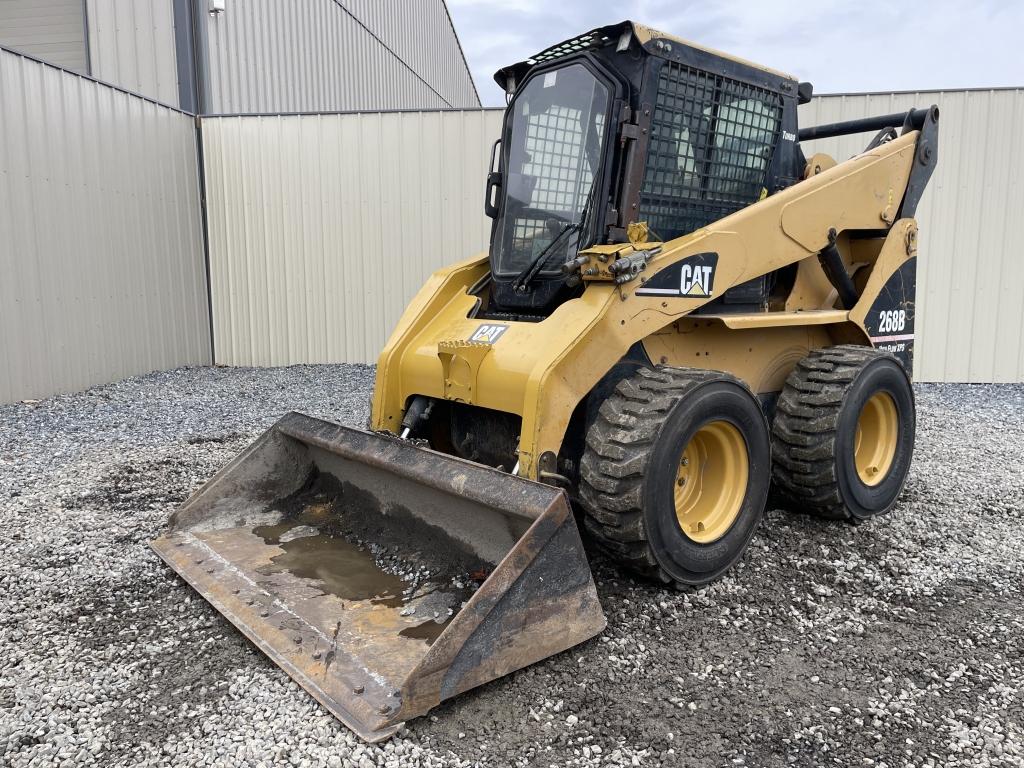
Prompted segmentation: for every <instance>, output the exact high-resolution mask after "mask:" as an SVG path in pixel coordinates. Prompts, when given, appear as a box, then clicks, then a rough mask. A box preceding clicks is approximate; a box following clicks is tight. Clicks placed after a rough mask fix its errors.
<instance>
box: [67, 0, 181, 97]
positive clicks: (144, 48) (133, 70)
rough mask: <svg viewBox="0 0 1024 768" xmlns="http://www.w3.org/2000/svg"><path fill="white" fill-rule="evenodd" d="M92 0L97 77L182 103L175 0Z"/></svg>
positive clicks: (91, 54)
mask: <svg viewBox="0 0 1024 768" xmlns="http://www.w3.org/2000/svg"><path fill="white" fill-rule="evenodd" d="M87 1H88V8H89V59H90V61H91V63H92V76H93V77H96V78H99V79H100V80H106V81H107V82H110V83H114V84H115V85H119V86H121V87H122V88H127V89H128V90H129V91H135V92H136V93H141V94H143V95H145V96H149V97H151V98H154V99H158V100H159V101H162V102H164V103H165V104H174V105H177V104H178V70H177V58H176V56H175V50H174V8H173V5H172V0H146V2H125V1H124V0H87ZM77 2H78V4H79V6H81V0H77Z"/></svg>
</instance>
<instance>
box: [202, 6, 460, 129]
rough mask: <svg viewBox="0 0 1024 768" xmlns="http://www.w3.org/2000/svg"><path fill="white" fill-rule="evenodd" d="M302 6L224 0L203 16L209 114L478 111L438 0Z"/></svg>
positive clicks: (448, 23)
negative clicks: (299, 10) (301, 8)
mask: <svg viewBox="0 0 1024 768" xmlns="http://www.w3.org/2000/svg"><path fill="white" fill-rule="evenodd" d="M303 6H304V10H305V13H301V14H299V13H295V8H294V5H293V2H292V0H245V2H241V1H240V0H227V2H226V10H225V11H224V12H223V13H218V14H214V15H209V14H208V15H207V16H206V19H207V29H208V37H209V69H210V99H209V105H208V106H209V109H208V111H210V112H214V113H239V112H243V113H244V112H322V111H354V110H371V109H372V110H380V109H442V108H447V107H478V106H479V104H480V101H479V99H478V98H477V97H476V92H475V91H474V90H472V83H471V82H470V81H469V73H468V71H467V70H466V66H465V64H464V63H462V53H461V50H460V49H459V44H458V39H457V38H456V36H455V32H454V30H453V29H452V28H451V24H450V22H449V21H448V17H447V14H446V12H445V9H444V6H443V4H442V3H441V2H440V0H424V1H423V2H408V0H403V1H402V2H399V0H372V2H370V1H367V2H359V0H303ZM404 57H409V58H408V59H405V58H404ZM456 63H461V66H456ZM421 66H422V67H423V69H422V70H420V69H419V68H420V67H421Z"/></svg>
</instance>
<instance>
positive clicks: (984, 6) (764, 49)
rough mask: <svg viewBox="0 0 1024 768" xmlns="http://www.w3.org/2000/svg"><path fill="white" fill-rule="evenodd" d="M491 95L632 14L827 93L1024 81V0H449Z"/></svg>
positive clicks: (485, 95) (492, 99)
mask: <svg viewBox="0 0 1024 768" xmlns="http://www.w3.org/2000/svg"><path fill="white" fill-rule="evenodd" d="M448 8H449V10H450V11H451V14H452V18H453V20H454V22H455V29H456V31H457V32H458V34H459V40H460V41H461V42H462V47H463V49H464V50H465V53H466V58H467V59H468V60H469V66H470V69H471V70H472V73H473V78H474V79H475V80H476V86H477V89H478V90H479V91H480V98H481V100H482V101H483V103H484V105H485V106H498V105H504V103H505V102H504V98H503V95H502V93H501V90H500V89H499V88H498V86H497V85H495V83H494V80H493V79H492V78H493V75H494V72H495V70H497V69H498V68H499V67H501V66H504V65H506V64H512V63H514V62H517V61H520V60H522V59H524V58H526V57H528V56H530V55H531V54H534V53H537V52H538V51H540V50H543V49H544V48H546V47H547V46H549V45H551V44H553V43H557V42H559V41H561V40H564V39H566V38H568V37H571V36H573V35H575V34H578V33H580V32H585V31H588V30H590V29H593V28H595V27H599V26H603V25H605V24H612V23H615V22H618V21H622V20H623V19H626V18H629V19H632V20H634V21H638V22H641V23H643V24H647V25H649V26H652V27H655V28H656V29H660V30H662V31H664V32H668V33H671V34H673V35H676V36H678V37H683V38H686V39H688V40H693V41H694V42H698V43H701V44H703V45H707V46H710V47H712V48H718V49H721V50H723V51H727V52H729V53H732V54H733V55H736V56H740V57H742V58H745V59H750V60H752V61H756V62H758V63H760V64H764V65H766V66H769V67H773V68H775V69H780V70H783V71H784V72H790V73H792V74H793V75H795V76H796V77H798V78H800V79H801V80H810V81H811V82H812V83H814V90H815V92H816V93H835V92H842V91H893V90H921V89H928V88H977V87H993V86H1002V85H1013V86H1024V0H970V1H968V0H959V1H957V2H954V1H953V0H932V1H931V2H929V0H917V1H915V0H909V1H908V0H903V1H902V2H901V0H890V1H889V2H875V0H864V2H839V0H811V2H808V1H807V0H800V2H796V0H775V1H774V2H771V1H770V0H761V1H757V0H719V1H718V2H708V0H616V2H606V1H605V0H448Z"/></svg>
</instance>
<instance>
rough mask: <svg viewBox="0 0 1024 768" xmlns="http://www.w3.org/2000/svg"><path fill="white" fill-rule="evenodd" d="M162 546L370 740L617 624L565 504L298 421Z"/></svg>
mask: <svg viewBox="0 0 1024 768" xmlns="http://www.w3.org/2000/svg"><path fill="white" fill-rule="evenodd" d="M152 547H153V549H154V550H156V552H157V553H158V554H159V555H160V556H161V557H162V558H163V559H164V560H165V561H166V562H167V563H168V565H170V566H171V568H173V569H174V570H175V571H177V572H178V573H179V574H180V575H181V576H182V577H183V578H184V579H185V580H186V581H188V583H189V584H191V585H192V586H193V587H194V588H195V589H196V590H197V591H198V592H199V593H200V594H201V595H202V596H203V597H204V598H206V600H208V601H209V602H210V603H212V604H213V606H214V607H215V608H216V609H217V610H218V611H220V612H221V613H222V614H223V615H224V616H226V617H227V618H228V619H229V620H230V621H231V622H232V623H233V624H234V625H235V626H236V627H237V628H238V629H240V630H241V631H242V632H243V633H244V634H245V635H246V636H247V637H248V638H249V639H250V640H252V641H253V642H254V643H255V644H256V645H257V646H259V648H260V649H261V650H262V651H263V652H264V653H266V654H267V655H268V656H269V657H270V658H271V659H273V660H274V662H275V663H276V664H278V665H279V666H280V667H281V668H282V669H284V670H285V671H286V672H287V673H288V674H289V675H291V677H292V678H293V679H294V680H295V681H296V682H297V683H299V685H301V686H302V687H303V688H305V689H306V690H307V691H308V692H309V693H310V694H312V695H313V696H314V697H315V698H316V699H317V700H318V701H319V702H320V703H321V704H322V705H323V706H325V707H326V708H327V709H328V710H330V711H331V712H332V713H333V714H334V715H335V716H336V717H337V718H338V719H339V720H341V721H342V722H343V723H344V724H345V725H347V726H348V727H349V728H351V729H352V730H353V731H354V732H355V733H357V734H358V735H359V736H360V737H361V738H363V739H365V740H367V741H379V740H382V739H385V738H387V737H389V736H391V735H392V734H393V733H394V732H395V731H396V730H398V728H399V727H400V726H401V725H402V723H403V722H404V721H405V720H408V719H410V718H413V717H417V716H419V715H422V714H425V713H426V712H427V711H429V710H430V709H431V708H432V707H434V706H436V705H437V704H438V703H439V702H441V701H442V700H444V699H447V698H450V697H452V696H455V695H457V694H459V693H462V692H463V691H466V690H468V689H469V688H472V687H474V686H477V685H481V684H482V683H485V682H488V681H490V680H493V679H495V678H497V677H501V676H502V675H505V674H508V673H509V672H512V671H514V670H516V669H519V668H521V667H525V666H527V665H529V664H532V663H534V662H536V661H539V660H541V659H543V658H545V657H547V656H550V655H552V654H555V653H558V652H560V651H563V650H566V649H567V648H570V647H572V646H573V645H576V644H577V643H580V642H582V641H584V640H586V639H587V638H590V637H592V636H594V635H596V634H597V633H599V632H600V631H601V630H602V629H604V626H605V618H604V613H603V612H602V610H601V606H600V604H599V602H598V599H597V593H596V590H595V588H594V582H593V578H592V576H591V573H590V567H589V565H588V563H587V559H586V555H585V554H584V552H583V546H582V544H581V541H580V536H579V531H578V530H577V528H576V523H575V521H574V519H573V516H572V513H571V512H570V510H569V506H568V503H567V500H566V496H565V494H564V493H563V492H562V491H561V490H559V489H557V488H552V487H550V486H547V485H542V484H540V483H536V482H533V481H530V480H525V479H523V478H519V477H514V476H511V475H508V474H506V473H504V472H501V471H499V470H496V469H492V468H490V467H486V466H481V465H478V464H474V463H472V462H467V461H463V460H461V459H458V458H454V457H451V456H447V455H445V454H440V453H436V452H434V451H431V450H427V449H424V448H419V447H417V446H415V445H413V444H411V443H409V442H406V441H402V440H399V439H397V438H395V437H393V436H389V435H381V434H373V433H368V432H363V431H360V430H355V429H349V428H347V427H343V426H340V425H338V424H334V423H331V422H327V421H323V420H320V419H314V418H311V417H309V416H305V415H302V414H299V413H290V414H288V415H286V416H284V417H283V418H282V419H281V420H280V421H278V422H277V423H276V424H275V425H274V426H273V427H271V428H270V429H269V430H268V431H267V432H265V433H264V434H263V435H262V436H261V437H260V438H259V439H258V440H257V441H256V442H255V443H253V444H252V445H251V446H249V447H248V448H247V449H246V450H245V451H243V452H242V453H241V454H239V455H238V456H237V457H236V458H235V459H234V460H233V461H231V462H230V463H229V464H228V465H227V466H226V467H224V468H223V469H222V470H221V471H220V472H218V473H217V474H216V475H215V476H214V477H213V478H212V479H211V480H210V481H209V482H207V483H206V485H204V486H203V487H202V488H200V489H199V491H197V492H196V493H195V495H193V496H192V497H191V498H190V499H189V500H188V501H186V502H185V504H184V505H182V506H181V507H180V508H179V509H178V510H177V511H176V512H175V513H174V514H173V515H172V516H171V520H170V525H169V531H168V532H167V534H166V535H164V536H162V537H161V538H159V539H157V540H156V541H154V542H153V543H152Z"/></svg>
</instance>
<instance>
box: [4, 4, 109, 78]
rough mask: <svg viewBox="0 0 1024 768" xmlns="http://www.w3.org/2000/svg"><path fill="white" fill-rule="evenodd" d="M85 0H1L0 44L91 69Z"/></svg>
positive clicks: (72, 66)
mask: <svg viewBox="0 0 1024 768" xmlns="http://www.w3.org/2000/svg"><path fill="white" fill-rule="evenodd" d="M85 44H86V40H85V9H84V8H83V6H82V0H0V45H2V46H5V47H7V48H13V49H15V50H18V51H21V52H22V53H27V54H28V55H29V56H35V57H36V58H38V59H43V60H45V61H49V62H50V63H52V64H55V65H56V66H58V67H64V68H65V69H72V70H74V71H76V72H88V71H89V70H88V61H87V60H86V59H87V57H86V48H85Z"/></svg>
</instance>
